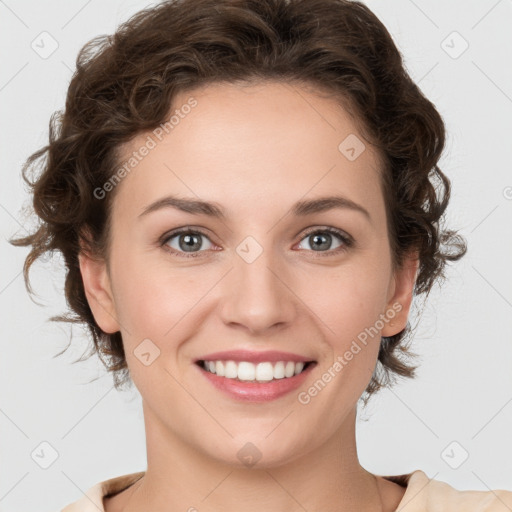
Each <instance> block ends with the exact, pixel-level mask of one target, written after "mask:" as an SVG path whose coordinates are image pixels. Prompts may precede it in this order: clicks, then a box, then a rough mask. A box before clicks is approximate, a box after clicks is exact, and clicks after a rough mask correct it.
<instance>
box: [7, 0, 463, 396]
mask: <svg viewBox="0 0 512 512" xmlns="http://www.w3.org/2000/svg"><path fill="white" fill-rule="evenodd" d="M258 80H276V81H281V82H285V83H291V82H295V83H302V84H307V85H310V86H312V87H313V89H314V90H315V91H317V92H318V93H319V94H320V91H322V92H324V93H328V94H329V95H331V96H333V97H334V98H336V99H337V101H339V103H340V104H342V105H343V106H344V107H345V108H346V109H347V110H348V111H349V112H350V114H351V115H352V116H353V117H354V119H355V120H356V122H357V123H358V125H359V126H360V129H361V133H362V135H363V137H364V138H365V139H366V140H367V141H369V143H371V144H373V145H374V146H375V148H376V149H377V150H378V152H379V154H380V155H381V156H382V161H383V162H384V163H385V165H384V167H385V168H384V169H383V170H382V171H383V172H382V176H383V179H382V188H383V194H384V197H385V202H386V213H387V223H388V229H389V236H390V247H391V251H392V256H393V264H394V266H395V268H396V267H398V266H399V265H400V264H401V263H402V262H403V261H404V257H405V256H406V255H407V254H408V253H410V252H411V250H415V251H417V253H418V256H419V269H418V273H417V279H416V283H415V288H414V293H415V296H418V295H421V294H424V295H423V296H424V298H426V297H427V296H428V294H429V292H430V290H431V289H432V286H433V284H434V282H436V281H437V280H439V279H441V278H442V279H444V277H445V275H444V273H443V270H444V267H445V264H446V263H447V261H455V260H458V259H459V258H461V257H462V256H463V255H464V254H465V252H466V243H465V240H464V238H462V237H461V236H460V235H458V234H457V233H456V232H455V231H453V230H445V229H443V227H442V226H441V222H442V221H443V219H444V218H443V215H444V212H445V210H446V207H447V205H448V201H449V197H450V182H449V180H448V179H447V177H446V176H445V175H444V174H443V173H442V172H441V170H440V169H439V167H438V165H437V163H438V160H439V158H440V156H441V153H442V151H443V148H444V145H445V128H444V123H443V120H442V118H441V116H440V114H439V113H438V111H437V110H436V108H435V107H434V105H433V104H432V103H431V102H430V101H429V100H428V99H427V98H426V97H425V96H424V95H423V94H422V92H421V91H420V89H419V88H418V86H417V85H416V84H415V83H413V81H412V79H411V78H410V76H409V75H408V73H407V72H406V70H405V68H404V65H403V62H402V57H401V54H400V52H399V50H398V49H397V47H396V46H395V44H394V42H393V40H392V38H391V36H390V34H389V32H388V31H387V29H386V28H385V27H384V25H383V24H382V23H381V22H380V21H379V20H378V19H377V17H376V16H375V15H374V14H373V13H372V12H371V11H370V10H369V9H368V8H367V7H366V6H365V5H364V4H362V3H360V2H356V1H349V0H174V1H172V0H171V1H165V2H162V3H161V4H158V5H157V6H155V7H151V8H148V9H145V10H142V11H140V12H139V13H137V14H135V15H134V16H133V17H132V18H130V19H129V20H128V21H127V22H125V23H124V24H122V25H121V26H120V27H119V28H118V30H117V31H116V32H115V34H113V35H112V36H109V35H103V36H99V37H97V38H95V39H93V40H91V41H89V42H88V43H87V44H86V45H85V46H84V47H83V48H82V49H81V51H80V53H79V55H78V57H77V62H76V71H75V73H74V75H73V77H72V79H71V82H70V85H69V89H68V92H67V98H66V105H65V110H64V111H57V112H55V113H54V114H53V115H52V117H51V120H50V126H49V144H48V145H46V146H45V147H43V148H41V149H40V150H38V151H37V152H35V153H34V154H32V155H31V156H30V157H29V158H28V159H27V161H26V162H25V165H24V166H23V177H24V179H25V181H26V182H27V183H28V185H29V186H30V190H31V193H32V194H33V208H34V211H35V213H36V214H37V216H38V217H39V219H40V223H39V226H38V228H37V229H36V230H35V231H34V232H32V233H31V234H30V235H29V236H26V237H23V238H17V239H14V240H12V241H11V243H12V244H14V245H18V246H31V251H30V253H29V254H28V256H27V257H26V260H25V264H24V277H25V284H26V287H27V290H28V292H29V293H30V294H32V293H33V292H32V289H31V286H30V282H29V270H30V267H31V265H32V264H33V263H34V261H35V260H36V259H37V258H39V257H41V256H42V255H43V254H45V253H47V252H49V253H52V254H53V252H54V251H60V252H61V253H62V255H63V257H64V260H65V264H66V268H67V273H66V281H65V294H66V299H67V303H68V305H69V307H70V310H71V311H69V312H67V314H64V315H61V316H57V317H52V320H57V321H67V322H73V323H81V324H85V326H86V327H87V329H88V331H90V334H92V339H93V342H94V345H93V346H92V347H91V352H90V355H93V354H94V353H97V354H98V356H99V358H100V360H101V361H102V362H103V364H104V365H105V367H106V368H107V370H108V371H110V372H112V373H113V379H114V385H115V387H116V388H117V389H119V388H121V387H122V386H123V385H124V384H125V383H131V379H130V378H129V371H128V369H127V364H126V359H125V353H124V349H123V343H122V338H121V333H120V332H116V333H114V334H107V333H105V332H103V331H102V330H101V329H100V328H99V326H98V325H97V324H96V322H95V319H94V317H93V314H92V312H91V309H90V307H89V304H88V301H87V299H86V296H85V292H84V287H83V283H82V277H81V273H80V268H79V262H78V255H79V252H80V250H81V249H80V242H82V243H86V245H87V247H88V250H91V251H93V254H96V255H98V256H99V257H106V255H107V254H108V243H109V240H110V236H109V230H110V213H111V210H110V209H111V205H112V200H113V197H114V193H115V191H113V192H112V193H109V194H107V195H106V197H105V198H104V199H100V198H98V197H96V194H95V193H94V191H95V190H97V189H98V187H102V186H103V184H105V183H106V182H108V181H109V180H110V179H111V178H112V176H113V174H114V171H115V169H117V168H118V166H119V158H118V150H119V148H120V146H121V144H123V143H125V142H128V141H129V140H131V139H132V138H133V137H134V136H136V135H138V134H140V133H141V132H145V131H147V130H151V129H154V128H156V127H157V126H159V125H161V124H162V123H163V122H165V121H166V119H167V117H168V115H169V112H170V107H171V104H172V101H173V99H174V97H175V96H176V94H177V93H179V92H181V91H190V90H192V89H194V88H197V87H199V86H203V85H207V84H209V83H215V82H217V83H218V82H229V83H233V82H241V83H244V82H245V83H250V82H251V81H258ZM42 157H44V159H42ZM30 169H32V170H40V171H41V172H40V173H39V175H38V176H37V178H35V179H34V180H33V181H30V179H29V178H28V171H29V170H30ZM84 230H87V232H88V233H89V237H87V240H86V239H85V238H84V236H83V233H84V232H85V231H84ZM412 331H413V329H412V328H411V325H410V323H408V324H407V327H406V328H405V329H404V330H402V331H401V332H400V333H398V334H396V335H394V336H391V337H382V339H381V345H380V350H379V355H378V362H377V365H376V367H375V371H374V374H373V376H372V379H371V381H370V383H369V385H368V387H367V389H366V390H365V393H366V394H367V395H366V396H367V397H368V398H369V396H370V395H371V394H373V393H374V392H375V391H377V390H379V389H380V388H381V387H384V386H388V385H389V384H390V382H391V380H392V379H391V377H396V376H403V377H414V375H415V370H416V368H417V366H412V365H411V364H410V362H409V361H407V360H406V356H411V357H413V356H415V354H412V353H411V352H410V350H409V347H408V344H409V341H410V338H411V336H410V335H411V333H412Z"/></svg>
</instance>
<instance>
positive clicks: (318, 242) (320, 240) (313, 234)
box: [302, 228, 354, 256]
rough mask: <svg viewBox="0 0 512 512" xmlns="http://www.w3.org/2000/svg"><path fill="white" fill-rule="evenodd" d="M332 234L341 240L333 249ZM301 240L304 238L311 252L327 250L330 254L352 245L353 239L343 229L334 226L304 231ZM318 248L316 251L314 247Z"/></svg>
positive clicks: (344, 249)
mask: <svg viewBox="0 0 512 512" xmlns="http://www.w3.org/2000/svg"><path fill="white" fill-rule="evenodd" d="M333 235H334V237H335V238H337V239H338V240H340V241H341V243H339V244H338V246H337V247H335V248H334V249H333V248H332V247H331V246H332V243H333ZM302 240H306V241H307V242H308V245H309V246H310V248H311V249H310V250H313V252H327V253H328V254H326V256H327V255H332V253H333V252H335V253H338V252H341V251H346V250H347V249H348V248H349V247H352V245H353V243H354V242H353V240H352V238H351V237H349V236H348V235H347V234H345V233H344V232H343V231H340V230H339V229H336V228H322V229H318V228H316V229H314V230H310V231H309V232H308V233H306V235H305V237H304V238H303V239H302ZM313 248H315V249H319V250H318V251H317V250H315V249H313ZM321 256H324V255H323V254H322V255H321Z"/></svg>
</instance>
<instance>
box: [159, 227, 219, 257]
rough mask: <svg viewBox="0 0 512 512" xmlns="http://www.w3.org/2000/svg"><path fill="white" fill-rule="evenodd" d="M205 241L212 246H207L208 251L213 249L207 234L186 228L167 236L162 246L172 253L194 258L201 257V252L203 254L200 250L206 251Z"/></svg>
mask: <svg viewBox="0 0 512 512" xmlns="http://www.w3.org/2000/svg"><path fill="white" fill-rule="evenodd" d="M203 239H206V240H208V243H209V244H210V247H208V246H207V247H206V249H211V246H212V245H213V244H212V242H211V241H210V239H209V238H208V237H207V236H206V234H205V233H202V232H201V231H195V230H191V229H189V228H185V229H181V230H178V231H174V232H172V233H169V234H167V235H166V236H165V238H164V239H163V240H162V246H164V245H165V246H167V247H169V248H170V249H172V250H171V251H170V252H172V253H177V254H179V255H180V256H183V257H185V258H190V257H192V258H193V257H197V256H199V255H200V252H203V251H200V249H205V247H204V245H205V244H204V243H203ZM206 245H208V244H206ZM198 252H199V254H198Z"/></svg>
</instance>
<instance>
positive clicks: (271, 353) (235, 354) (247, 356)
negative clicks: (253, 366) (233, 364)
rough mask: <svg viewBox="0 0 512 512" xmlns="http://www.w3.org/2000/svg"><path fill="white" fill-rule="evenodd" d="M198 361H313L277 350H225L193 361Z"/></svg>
mask: <svg viewBox="0 0 512 512" xmlns="http://www.w3.org/2000/svg"><path fill="white" fill-rule="evenodd" d="M198 361H238V362H240V361H248V362H250V363H262V362H265V361H269V362H274V363H275V362H278V361H294V362H296V363H298V362H301V361H302V362H304V363H306V362H309V361H314V359H312V358H308V357H304V356H301V355H298V354H293V353H292V352H282V351H279V350H266V351H264V352H255V351H254V350H226V351H223V352H212V353H211V354H206V355H204V356H202V357H199V358H197V359H196V360H195V362H196V363H197V362H198Z"/></svg>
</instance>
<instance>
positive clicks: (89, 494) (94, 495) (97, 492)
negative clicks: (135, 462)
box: [60, 471, 145, 512]
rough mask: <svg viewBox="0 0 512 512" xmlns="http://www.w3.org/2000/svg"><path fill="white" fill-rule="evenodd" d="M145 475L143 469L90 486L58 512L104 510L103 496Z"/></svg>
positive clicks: (109, 494) (116, 491)
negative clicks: (79, 496)
mask: <svg viewBox="0 0 512 512" xmlns="http://www.w3.org/2000/svg"><path fill="white" fill-rule="evenodd" d="M144 475H145V472H144V471H141V472H138V473H130V474H127V475H122V476H117V477H115V478H110V479H108V480H104V481H103V482H99V483H97V484H95V485H93V486H92V487H90V488H89V489H88V490H87V491H86V492H85V494H84V495H83V496H82V497H81V498H79V499H78V500H77V501H74V502H73V503H70V504H69V505H66V506H65V507H64V508H63V509H62V510H61V511H60V512H105V509H104V505H103V498H105V497H106V496H111V495H113V494H117V493H119V492H121V491H124V490H125V489H127V488H128V487H130V485H132V484H134V483H135V482H137V480H139V479H140V478H142V477H143V476H144Z"/></svg>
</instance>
